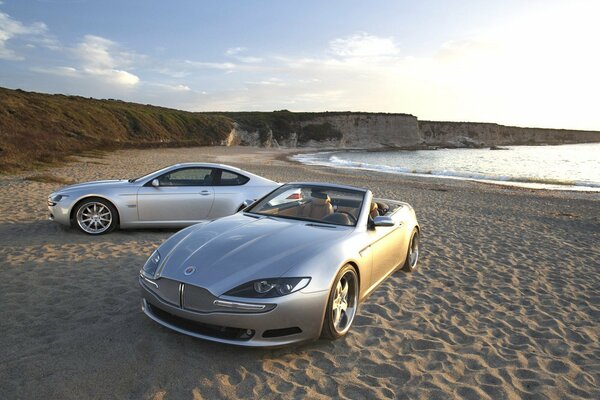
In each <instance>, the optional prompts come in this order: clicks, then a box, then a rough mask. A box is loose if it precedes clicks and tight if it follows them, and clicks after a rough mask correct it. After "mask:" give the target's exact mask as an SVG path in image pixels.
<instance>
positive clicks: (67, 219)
mask: <svg viewBox="0 0 600 400" xmlns="http://www.w3.org/2000/svg"><path fill="white" fill-rule="evenodd" d="M48 219H49V220H50V221H56V222H58V223H60V224H63V225H71V215H70V209H69V207H68V206H67V205H66V204H61V203H55V204H54V205H50V201H48Z"/></svg>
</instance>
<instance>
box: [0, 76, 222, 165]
mask: <svg viewBox="0 0 600 400" xmlns="http://www.w3.org/2000/svg"><path fill="white" fill-rule="evenodd" d="M232 128H233V121H232V120H231V119H230V118H228V117H226V116H223V115H216V114H206V113H192V112H185V111H178V110H173V109H168V108H162V107H155V106H150V105H141V104H134V103H126V102H122V101H117V100H95V99H87V98H83V97H78V96H64V95H48V94H40V93H31V92H24V91H22V90H9V89H4V88H0V171H10V170H17V169H30V168H32V167H35V166H37V165H39V164H43V163H52V162H56V161H61V160H64V159H65V158H66V157H68V156H69V155H75V154H81V153H83V152H86V151H90V150H112V149H115V148H122V147H148V146H167V145H168V146H188V145H199V146H205V145H218V144H221V142H222V141H223V140H225V139H226V138H227V136H228V134H229V132H231V129H232Z"/></svg>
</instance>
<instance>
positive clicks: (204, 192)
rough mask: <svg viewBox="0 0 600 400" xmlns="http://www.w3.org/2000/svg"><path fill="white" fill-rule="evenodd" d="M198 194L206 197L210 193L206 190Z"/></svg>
mask: <svg viewBox="0 0 600 400" xmlns="http://www.w3.org/2000/svg"><path fill="white" fill-rule="evenodd" d="M200 194H201V195H202V196H208V195H209V194H210V192H209V191H208V190H203V191H201V192H200Z"/></svg>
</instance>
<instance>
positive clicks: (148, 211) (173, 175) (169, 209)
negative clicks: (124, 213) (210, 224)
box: [138, 167, 214, 222]
mask: <svg viewBox="0 0 600 400" xmlns="http://www.w3.org/2000/svg"><path fill="white" fill-rule="evenodd" d="M156 179H157V180H158V186H153V185H152V181H150V182H148V183H146V184H145V185H144V186H142V187H141V188H140V189H139V190H138V216H139V219H140V221H142V222H145V221H162V222H192V221H200V220H203V219H206V218H208V216H209V214H210V210H211V208H212V206H213V202H214V190H213V188H212V186H211V181H212V168H206V167H184V168H179V169H176V170H174V171H169V172H167V173H165V174H163V175H161V176H159V177H158V178H156Z"/></svg>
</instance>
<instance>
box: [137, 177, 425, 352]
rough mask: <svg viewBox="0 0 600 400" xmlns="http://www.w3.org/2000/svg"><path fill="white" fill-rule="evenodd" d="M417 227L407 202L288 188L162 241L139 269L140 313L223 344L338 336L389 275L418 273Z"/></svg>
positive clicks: (329, 189)
mask: <svg viewBox="0 0 600 400" xmlns="http://www.w3.org/2000/svg"><path fill="white" fill-rule="evenodd" d="M419 229H420V228H419V225H418V223H417V218H416V215H415V212H414V210H413V208H412V207H411V206H410V205H408V204H407V203H402V202H399V201H393V200H381V199H374V198H373V195H372V194H371V191H369V190H367V189H359V188H355V187H351V186H341V185H333V184H321V183H290V184H286V185H283V186H281V187H279V188H278V189H276V190H274V191H273V192H271V193H270V194H268V195H266V196H265V197H263V198H262V199H260V200H258V201H257V202H255V203H254V204H252V205H250V206H249V207H247V208H245V209H244V210H242V211H240V212H238V213H236V214H234V215H231V216H228V217H224V218H220V219H217V220H214V221H210V222H204V223H200V224H197V225H193V226H190V227H188V228H186V229H183V230H181V231H179V232H177V233H176V234H174V235H173V236H171V237H170V238H169V239H168V240H166V241H165V242H164V243H163V244H162V245H161V246H160V247H159V248H158V249H157V250H156V251H155V252H154V253H153V254H152V255H151V256H150V258H149V259H148V261H147V262H146V263H145V265H144V266H143V268H142V269H141V271H140V276H139V283H140V285H141V293H142V310H143V311H144V313H145V314H146V315H147V316H148V317H150V318H151V319H153V320H154V321H156V322H158V323H159V324H161V325H163V326H165V327H167V328H170V329H173V330H175V331H178V332H181V333H184V334H187V335H191V336H195V337H198V338H202V339H208V340H213V341H217V342H222V343H229V344H236V345H245V346H280V345H286V344H289V343H294V342H300V341H305V340H311V339H316V338H319V337H324V338H328V339H337V338H339V337H342V336H344V335H345V334H346V333H347V332H348V330H349V329H350V326H351V325H352V321H353V319H354V316H355V315H356V312H357V309H358V305H359V303H360V302H361V301H362V300H364V299H365V298H366V297H367V296H368V295H369V294H370V293H371V292H373V291H374V290H375V289H376V288H377V286H378V285H379V284H380V283H381V282H382V281H383V280H384V279H385V278H386V277H388V276H389V275H390V274H392V273H393V272H394V271H396V270H397V269H399V268H403V269H404V270H406V271H412V270H414V269H415V267H416V266H417V261H418V258H419Z"/></svg>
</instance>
